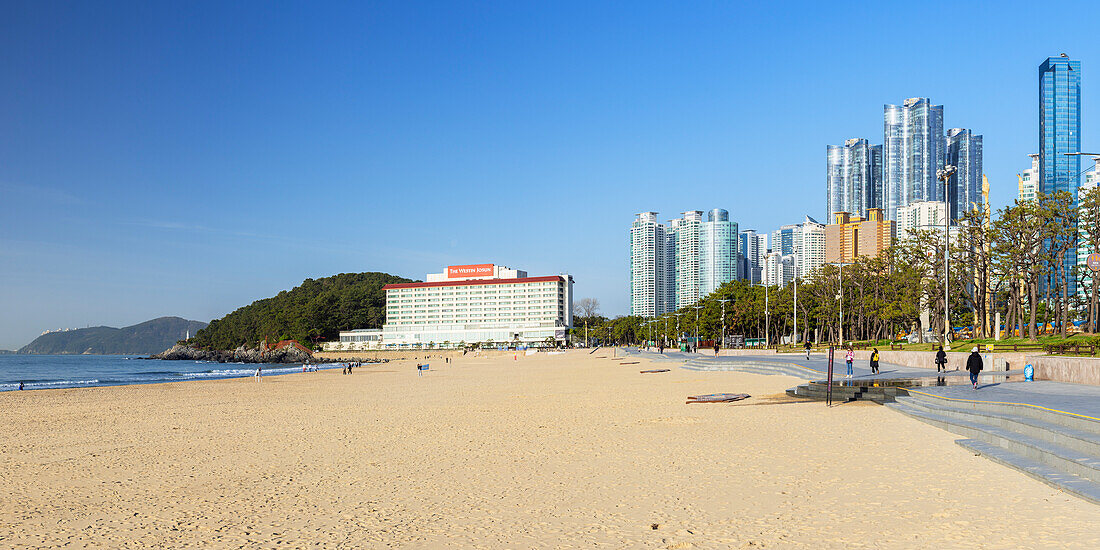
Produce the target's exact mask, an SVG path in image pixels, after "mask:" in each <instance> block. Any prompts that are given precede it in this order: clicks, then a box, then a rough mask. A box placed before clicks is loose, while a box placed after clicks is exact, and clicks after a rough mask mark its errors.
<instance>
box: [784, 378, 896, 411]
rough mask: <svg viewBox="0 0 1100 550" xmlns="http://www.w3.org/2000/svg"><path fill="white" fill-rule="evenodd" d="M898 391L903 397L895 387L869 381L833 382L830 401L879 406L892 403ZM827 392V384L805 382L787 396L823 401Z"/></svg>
mask: <svg viewBox="0 0 1100 550" xmlns="http://www.w3.org/2000/svg"><path fill="white" fill-rule="evenodd" d="M899 391H900V392H903V393H902V395H905V394H904V391H905V390H903V389H901V388H899V387H897V386H884V385H882V384H876V383H874V382H870V381H868V382H860V381H857V380H834V381H833V391H832V400H833V401H834V402H837V403H849V402H852V401H873V402H875V403H878V404H880V405H881V404H884V403H892V402H893V401H894V399H895V398H896V397H897V395H898V392H899ZM828 392H829V384H828V383H827V382H824V381H820V382H806V383H805V384H802V385H799V386H795V387H793V388H791V389H789V390H787V395H789V396H791V397H801V398H804V399H817V400H825V399H826V398H827V397H828Z"/></svg>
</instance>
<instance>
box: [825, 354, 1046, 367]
mask: <svg viewBox="0 0 1100 550" xmlns="http://www.w3.org/2000/svg"><path fill="white" fill-rule="evenodd" d="M945 353H946V354H947V370H955V369H956V368H958V369H959V370H965V369H966V358H967V357H969V356H970V352H969V351H948V352H945ZM855 354H856V361H861V362H864V363H866V362H867V361H870V360H871V350H856V352H855ZM878 355H879V361H880V362H883V363H893V364H895V365H901V366H903V367H914V368H921V369H929V370H932V371H934V370H936V352H934V351H890V350H879V352H878ZM835 357H836V358H837V360H838V361H840V362H843V361H844V352H843V350H837V352H836V355H835ZM1032 357H1034V356H1033V355H1029V354H1027V353H1024V352H1022V351H1021V352H1007V353H997V352H995V351H994V352H983V353H982V359H983V360H984V361H985V365H984V366H985V370H1001V369H996V368H995V366H996V364H997V363H1000V362H1001V361H1006V362H1007V363H1008V369H1017V370H1018V369H1022V368H1024V363H1026V362H1028V361H1029V360H1030V358H1032Z"/></svg>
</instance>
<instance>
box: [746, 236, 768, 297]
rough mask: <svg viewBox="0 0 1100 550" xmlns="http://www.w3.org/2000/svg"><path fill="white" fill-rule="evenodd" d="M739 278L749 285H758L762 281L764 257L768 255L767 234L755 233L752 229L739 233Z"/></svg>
mask: <svg viewBox="0 0 1100 550" xmlns="http://www.w3.org/2000/svg"><path fill="white" fill-rule="evenodd" d="M739 244H740V247H741V277H742V278H743V279H744V280H746V281H748V282H749V284H753V285H758V284H760V283H762V282H763V281H764V279H763V277H764V272H763V269H764V256H766V255H767V254H768V234H767V233H757V232H756V230H754V229H746V230H744V231H742V232H741V239H740V241H739Z"/></svg>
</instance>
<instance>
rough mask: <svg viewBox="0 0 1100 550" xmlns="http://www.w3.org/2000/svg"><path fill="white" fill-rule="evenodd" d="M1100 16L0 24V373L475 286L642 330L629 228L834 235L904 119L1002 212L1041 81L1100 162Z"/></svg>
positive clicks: (1074, 6) (871, 14)
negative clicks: (278, 307)
mask: <svg viewBox="0 0 1100 550" xmlns="http://www.w3.org/2000/svg"><path fill="white" fill-rule="evenodd" d="M234 4H236V5H234ZM1096 6H1097V4H1096V3H1095V2H1079V3H1059V2H988V3H977V2H942V3H940V2H925V3H922V4H920V5H919V6H917V5H905V4H897V3H889V2H884V3H874V4H871V3H867V4H859V3H836V2H792V3H772V2H752V3H748V2H746V3H713V4H712V3H668V4H650V3H642V2H622V3H610V2H579V3H564V2H554V3H540V4H537V5H536V4H526V3H524V4H521V3H518V2H496V3H488V2H479V3H476V4H472V5H467V4H466V3H462V4H460V3H414V2H394V3H382V2H352V3H348V4H343V5H340V4H332V3H327V4H324V5H319V4H318V3H301V4H294V3H286V2H246V3H240V4H237V3H229V2H213V3H198V2H175V3H169V2H133V3H110V4H106V5H101V4H100V3H58V2H22V3H13V2H4V3H3V4H2V5H0V51H2V52H4V53H3V55H0V82H2V83H3V85H2V86H0V348H16V347H19V346H21V345H23V344H26V343H27V342H29V341H30V340H31V339H32V338H34V337H35V336H37V335H38V333H39V332H41V331H42V330H45V329H49V328H59V327H83V326H88V325H100V324H107V325H112V326H124V325H128V324H133V323H136V322H140V321H144V320H146V319H150V318H153V317H157V316H161V315H179V316H183V317H187V318H190V319H199V320H210V319H212V318H217V317H220V316H222V315H224V314H225V313H227V312H229V311H232V310H233V309H235V308H237V307H239V306H241V305H244V304H248V303H250V302H251V301H253V300H255V299H258V298H263V297H266V296H270V295H272V294H274V293H277V292H278V291H279V290H283V289H288V288H290V287H293V286H295V285H296V284H298V283H299V282H301V280H302V279H304V278H306V277H324V276H327V275H332V274H335V273H340V272H358V271H385V272H389V273H394V274H399V275H403V276H406V277H412V278H422V277H423V276H424V274H425V273H427V272H434V271H439V270H440V269H441V268H442V267H443V266H445V265H448V264H456V263H482V262H485V263H488V262H495V263H500V264H505V265H509V266H512V267H518V268H520V269H526V270H528V271H529V272H530V273H531V274H533V275H541V274H555V273H558V272H561V271H568V272H570V273H572V274H573V275H574V276H575V278H576V281H577V285H576V291H577V295H578V296H579V297H588V296H591V297H596V298H598V299H599V300H600V301H601V302H602V304H603V310H604V312H605V313H607V314H623V313H626V312H627V310H628V308H629V299H628V292H627V283H628V263H627V260H628V249H627V231H628V227H629V224H630V221H631V219H632V217H633V214H634V213H635V212H639V211H646V210H657V211H660V212H661V215H662V217H663V218H666V219H667V218H671V217H674V215H675V214H676V213H677V212H680V211H684V210H695V209H699V210H707V209H710V208H715V207H720V208H726V209H728V210H729V211H730V213H731V216H732V218H733V219H735V220H736V221H738V222H739V223H740V224H741V227H742V228H754V229H758V230H769V231H770V230H772V229H774V228H776V227H778V226H779V225H781V224H784V223H793V222H797V221H799V220H801V219H802V217H803V216H804V215H805V214H810V215H812V216H815V217H819V218H820V217H823V214H824V212H823V211H824V201H825V196H824V195H825V191H824V180H825V146H826V145H827V144H830V143H832V144H839V143H842V142H843V140H844V139H846V138H849V137H866V138H869V139H870V140H871V141H872V142H873V143H881V141H882V105H883V104H884V103H898V102H900V101H902V100H903V99H904V98H906V97H914V96H927V97H930V98H932V100H933V101H934V102H936V103H938V104H943V105H944V110H945V126H946V127H949V128H950V127H967V128H972V129H973V130H974V131H975V132H977V133H981V134H983V135H984V136H985V171H986V172H987V173H988V175H989V177H990V181H991V185H992V188H993V191H992V192H993V198H994V205H995V206H1003V205H1004V204H1007V203H1008V202H1009V201H1010V200H1011V199H1012V198H1013V197H1014V195H1015V192H1016V177H1015V174H1016V173H1017V172H1019V171H1020V170H1022V169H1024V168H1026V167H1027V166H1028V158H1027V154H1028V153H1031V152H1034V151H1035V150H1036V142H1037V135H1036V133H1037V112H1036V109H1037V101H1038V100H1037V94H1038V91H1037V90H1038V84H1037V81H1036V79H1037V67H1038V65H1039V63H1040V62H1042V60H1043V59H1044V58H1046V57H1047V56H1050V55H1058V54H1059V53H1061V52H1067V53H1069V54H1070V55H1071V56H1072V57H1074V58H1078V59H1081V61H1082V64H1083V78H1082V82H1083V87H1084V94H1083V104H1084V108H1083V113H1084V122H1083V125H1084V136H1083V142H1084V143H1085V147H1086V148H1088V147H1091V148H1093V149H1096V148H1100V122H1096V121H1097V119H1096V117H1094V116H1093V115H1092V113H1094V112H1097V111H1094V110H1093V106H1094V105H1100V78H1096V77H1094V76H1093V75H1098V76H1100V39H1098V38H1097V32H1096V29H1097V27H1096V21H1097V16H1098V15H1100V9H1098V8H1097V7H1096ZM849 7H851V8H852V9H849Z"/></svg>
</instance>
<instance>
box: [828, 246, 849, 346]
mask: <svg viewBox="0 0 1100 550" xmlns="http://www.w3.org/2000/svg"><path fill="white" fill-rule="evenodd" d="M830 263H831V264H832V265H835V266H836V270H837V271H836V273H837V276H836V278H837V283H838V284H839V285H840V289H839V290H838V291H837V293H836V301H837V303H838V304H840V308H839V310H840V324H839V325H837V336H838V338H839V343H838V344H837V345H839V346H843V345H844V266H846V265H848V262H830Z"/></svg>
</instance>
